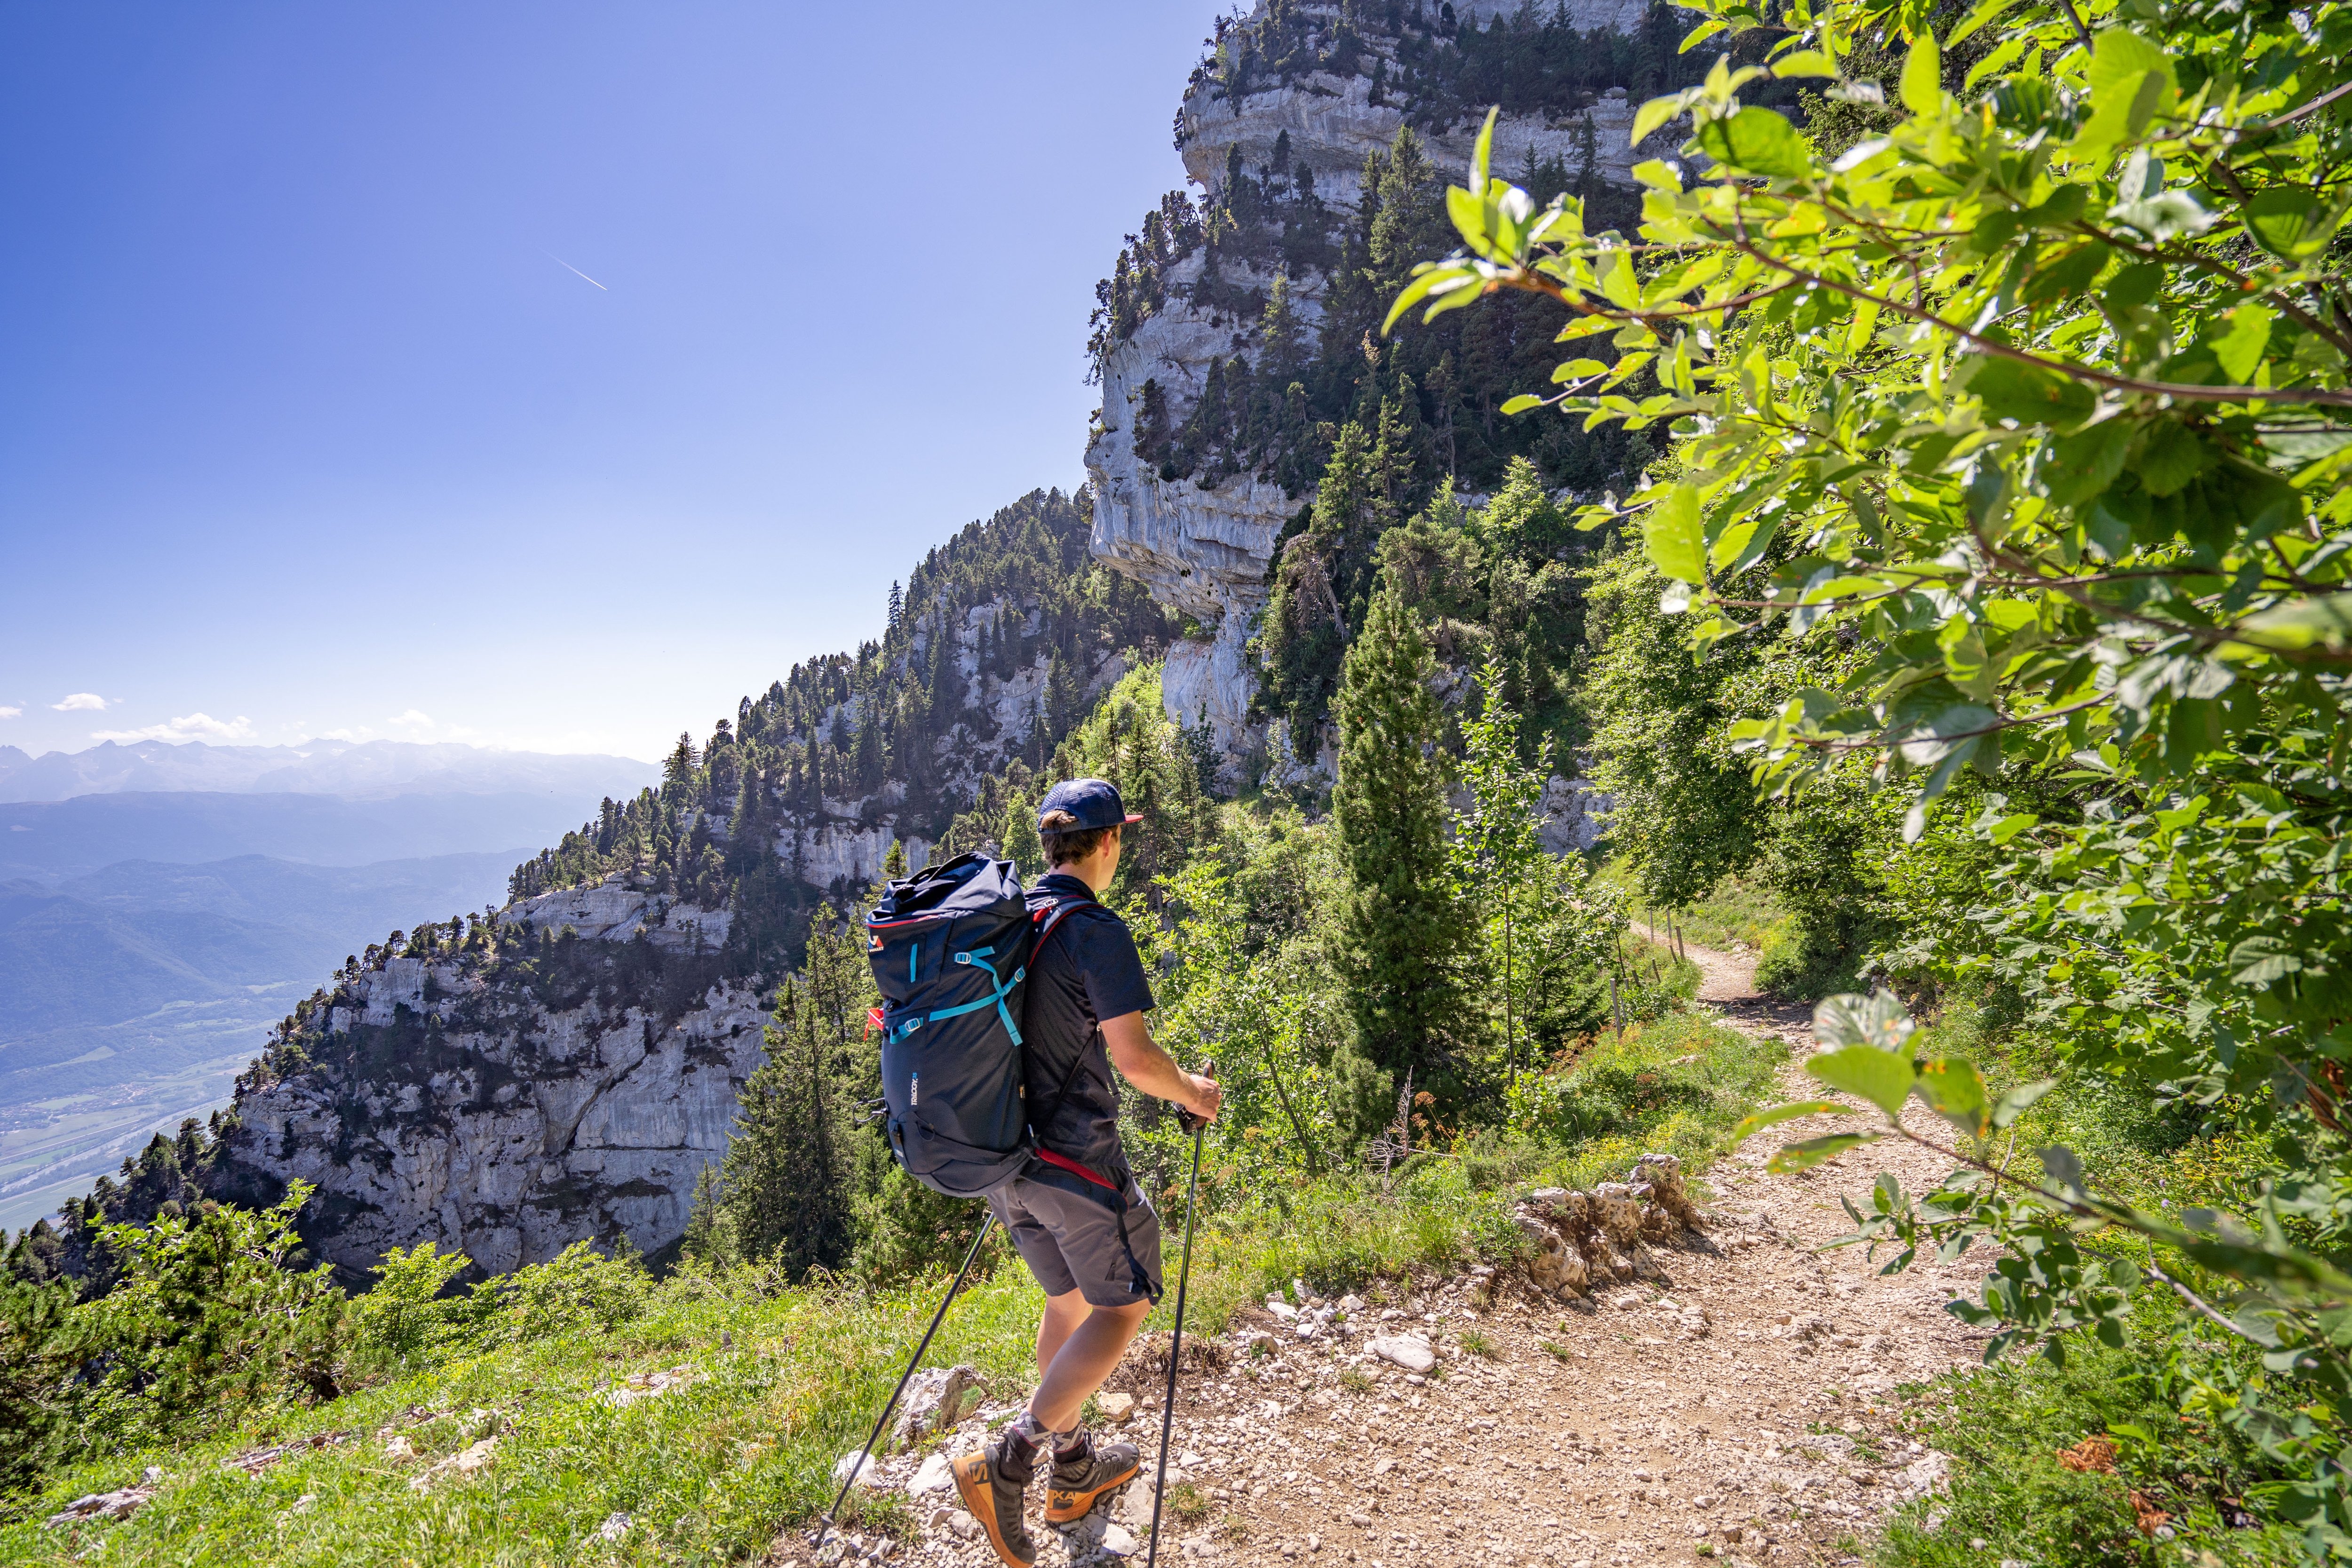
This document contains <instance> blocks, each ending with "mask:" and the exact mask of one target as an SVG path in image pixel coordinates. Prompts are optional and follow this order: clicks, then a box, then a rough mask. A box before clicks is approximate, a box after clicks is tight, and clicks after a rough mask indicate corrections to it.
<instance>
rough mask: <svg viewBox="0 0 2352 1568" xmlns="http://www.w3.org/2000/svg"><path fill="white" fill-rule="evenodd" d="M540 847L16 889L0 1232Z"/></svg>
mask: <svg viewBox="0 0 2352 1568" xmlns="http://www.w3.org/2000/svg"><path fill="white" fill-rule="evenodd" d="M123 798H125V799H130V800H139V799H147V800H164V801H172V800H175V799H177V800H185V799H189V798H194V799H199V800H201V799H207V798H210V799H218V798H221V797H217V796H213V797H207V796H194V797H188V796H178V797H174V796H169V795H165V796H145V797H142V796H126V797H123ZM68 804H74V803H68ZM323 804H328V805H340V804H341V803H336V802H329V803H323ZM524 854H525V851H524V850H522V849H520V848H512V849H499V850H490V851H488V852H481V853H475V854H467V855H442V856H435V857H432V858H423V859H406V860H385V861H380V862H378V863H376V864H374V865H370V866H357V867H340V866H305V865H299V864H296V863H294V862H292V861H288V860H278V859H272V858H268V857H266V856H260V855H246V856H240V857H237V858H233V859H226V860H215V861H211V862H208V863H205V864H201V865H174V864H170V863H166V862H159V861H153V860H124V861H118V862H117V863H115V864H112V865H110V866H108V867H106V868H103V869H101V870H98V871H95V872H89V873H86V874H83V875H80V876H77V877H73V878H70V879H66V880H63V881H59V882H56V883H54V884H37V883H33V882H28V881H13V882H0V1226H21V1225H24V1224H26V1222H28V1221H29V1220H31V1219H32V1218H33V1217H34V1216H35V1215H40V1214H44V1213H47V1212H48V1211H49V1210H50V1209H52V1208H54V1207H56V1206H57V1202H58V1199H59V1198H61V1197H62V1196H64V1194H65V1193H66V1191H68V1190H72V1191H79V1190H82V1189H83V1188H86V1187H87V1186H88V1185H89V1181H90V1179H91V1178H92V1177H94V1176H95V1175H97V1174H98V1173H100V1171H103V1170H107V1169H110V1168H111V1167H113V1166H114V1165H115V1164H116V1163H119V1162H120V1161H121V1159H122V1157H123V1156H124V1155H125V1154H126V1153H131V1152H136V1150H135V1147H134V1146H135V1145H136V1144H139V1143H142V1142H145V1139H146V1136H147V1132H148V1131H149V1129H151V1128H152V1127H156V1126H163V1127H166V1128H168V1127H169V1126H171V1125H173V1124H174V1123H176V1122H177V1121H178V1120H179V1118H181V1117H182V1116H186V1115H202V1114H203V1113H204V1112H205V1110H209V1109H210V1108H211V1107H212V1106H214V1105H216V1104H218V1103H220V1102H221V1101H222V1100H225V1099H226V1098H227V1094H228V1085H229V1080H230V1079H231V1078H233V1077H234V1076H235V1075H236V1072H237V1071H238V1070H239V1069H240V1068H243V1067H244V1066H245V1065H246V1063H247V1062H248V1061H250V1060H251V1059H252V1058H253V1056H254V1054H255V1052H256V1051H257V1049H258V1048H259V1046H260V1043H261V1039H262V1037H263V1035H264V1033H265V1032H266V1031H267V1030H268V1026H269V1024H270V1023H271V1022H272V1021H273V1020H275V1019H277V1018H278V1017H280V1016H283V1015H284V1014H285V1013H286V1012H287V1011H288V1010H289V1008H290V1007H291V1006H292V1005H294V1003H295V1002H296V1001H297V1000H299V998H300V997H302V996H304V995H307V994H309V993H310V989H311V987H312V986H314V985H315V984H317V981H318V976H319V975H320V974H321V973H326V972H328V971H330V970H331V969H333V968H334V967H335V966H336V965H338V964H340V963H342V961H343V959H344V957H345V956H346V955H347V954H350V953H353V952H360V951H362V949H364V948H365V947H366V946H367V944H368V943H370V942H382V941H383V939H384V937H385V936H386V935H387V934H389V933H390V932H391V931H393V930H394V929H395V928H404V927H407V926H411V925H414V924H415V923H417V922H418V921H425V920H446V919H448V918H449V917H450V916H451V915H453V914H457V913H459V912H461V911H463V910H478V909H480V908H482V907H483V906H484V905H486V904H497V903H501V902H503V901H504V900H505V898H506V879H507V873H508V871H509V869H510V868H512V867H513V866H514V864H515V862H516V861H518V860H520V859H521V858H523V856H524Z"/></svg>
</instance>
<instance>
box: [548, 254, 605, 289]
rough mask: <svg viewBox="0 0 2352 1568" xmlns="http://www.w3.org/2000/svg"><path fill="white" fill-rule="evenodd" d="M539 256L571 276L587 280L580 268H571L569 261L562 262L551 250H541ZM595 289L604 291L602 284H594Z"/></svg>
mask: <svg viewBox="0 0 2352 1568" xmlns="http://www.w3.org/2000/svg"><path fill="white" fill-rule="evenodd" d="M540 254H541V256H544V257H546V258H548V259H549V260H550V261H552V262H554V263H555V264H556V265H557V266H558V267H561V268H563V270H565V271H566V272H569V273H572V275H573V276H575V277H580V278H588V274H586V273H585V272H583V271H581V270H580V268H577V267H574V266H572V263H570V262H569V261H566V260H564V259H563V258H562V257H561V256H558V255H556V254H555V252H553V251H551V250H542V251H541V252H540ZM588 281H589V282H591V283H596V279H593V278H588ZM596 287H597V288H599V289H604V285H603V284H602V283H596ZM604 292H605V293H607V294H610V293H611V292H612V290H611V289H604Z"/></svg>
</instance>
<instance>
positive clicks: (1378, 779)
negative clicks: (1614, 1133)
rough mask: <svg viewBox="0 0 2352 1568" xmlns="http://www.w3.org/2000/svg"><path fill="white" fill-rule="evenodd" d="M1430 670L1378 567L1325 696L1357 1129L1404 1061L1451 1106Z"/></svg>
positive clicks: (1453, 1084) (1452, 969) (1455, 990)
mask: <svg viewBox="0 0 2352 1568" xmlns="http://www.w3.org/2000/svg"><path fill="white" fill-rule="evenodd" d="M1434 670H1435V663H1434V661H1433V658H1431V656H1430V651H1429V645H1428V643H1427V642H1426V641H1425V640H1424V639H1423V636H1422V630H1421V626H1420V624H1419V622H1418V620H1417V619H1416V618H1415V616H1413V614H1412V611H1411V610H1410V609H1409V608H1408V607H1407V605H1405V602H1404V595H1403V594H1402V591H1401V589H1400V588H1399V586H1398V585H1397V584H1396V583H1395V582H1394V581H1393V580H1391V578H1389V577H1388V576H1386V575H1385V574H1383V577H1382V580H1381V587H1380V590H1379V592H1378V593H1377V594H1375V595H1373V598H1372V603H1371V606H1370V615H1369V616H1368V617H1367V619H1366V622H1365V626H1364V629H1363V633H1362V635H1361V636H1360V637H1358V638H1357V639H1356V641H1355V644H1354V646H1353V647H1350V648H1349V650H1348V659H1347V667H1346V672H1345V675H1344V677H1343V679H1342V680H1341V684H1340V688H1339V698H1338V700H1337V701H1336V703H1335V704H1334V709H1335V712H1336V714H1337V716H1338V719H1339V783H1338V784H1337V786H1336V787H1335V788H1334V790H1333V791H1332V795H1331V814H1332V818H1333V820H1334V822H1335V823H1336V824H1337V826H1338V827H1339V842H1340V848H1341V855H1342V858H1344V860H1345V861H1346V864H1347V867H1348V873H1349V891H1348V907H1347V911H1346V917H1345V921H1344V922H1343V931H1344V933H1345V934H1344V948H1343V964H1344V966H1345V970H1346V973H1347V975H1348V980H1349V1003H1350V1005H1351V1008H1352V1010H1353V1012H1354V1014H1355V1023H1356V1041H1355V1046H1354V1052H1355V1054H1356V1055H1358V1056H1359V1057H1360V1058H1361V1059H1360V1061H1358V1062H1355V1063H1350V1064H1348V1068H1349V1070H1348V1071H1346V1072H1343V1073H1342V1074H1341V1075H1340V1076H1341V1077H1342V1079H1343V1081H1345V1082H1346V1083H1347V1085H1348V1088H1349V1091H1350V1098H1351V1099H1352V1100H1355V1102H1356V1109H1357V1111H1358V1113H1359V1116H1360V1119H1361V1120H1360V1126H1363V1127H1366V1128H1369V1127H1370V1126H1371V1125H1373V1124H1374V1122H1376V1121H1378V1120H1380V1119H1381V1118H1382V1117H1383V1116H1384V1115H1385V1113H1386V1111H1387V1110H1388V1105H1387V1101H1388V1099H1389V1096H1390V1095H1391V1094H1392V1093H1393V1092H1394V1091H1395V1087H1396V1085H1397V1084H1398V1083H1400V1082H1402V1080H1403V1079H1404V1076H1405V1074H1406V1073H1408V1072H1410V1073H1412V1077H1413V1081H1415V1082H1416V1083H1419V1084H1421V1085H1423V1087H1424V1088H1426V1089H1429V1090H1430V1091H1431V1092H1432V1093H1433V1094H1434V1095H1435V1096H1436V1097H1437V1100H1438V1102H1439V1109H1440V1112H1441V1113H1444V1112H1446V1111H1452V1110H1457V1109H1458V1107H1459V1102H1460V1100H1461V1098H1462V1096H1463V1093H1464V1091H1465V1089H1466V1088H1467V1085H1466V1084H1465V1082H1464V1081H1463V1079H1462V1074H1461V1072H1460V1069H1459V1066H1458V1064H1457V1062H1456V1059H1455V1056H1454V1049H1453V1047H1454V1034H1455V1030H1456V1028H1457V1020H1458V1018H1459V1016H1460V1012H1461V1007H1462V996H1461V963H1460V958H1461V954H1462V952H1463V948H1464V922H1463V920H1462V917H1461V914H1460V911H1459V910H1457V909H1456V908H1455V902H1454V880H1453V878H1452V876H1451V874H1450V869H1451V868H1450V867H1449V865H1448V858H1447V851H1446V843H1445V773H1444V764H1443V762H1442V761H1441V758H1440V756H1439V754H1438V753H1437V752H1436V750H1435V742H1436V741H1437V739H1438V731H1439V714H1438V710H1437V703H1436V700H1435V699H1434V698H1433V697H1432V696H1431V695H1430V690H1429V683H1430V680H1431V679H1432V677H1433V673H1434ZM1367 1068H1370V1069H1371V1070H1366V1069H1367Z"/></svg>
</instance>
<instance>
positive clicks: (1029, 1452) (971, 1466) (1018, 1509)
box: [954, 1426, 1037, 1568]
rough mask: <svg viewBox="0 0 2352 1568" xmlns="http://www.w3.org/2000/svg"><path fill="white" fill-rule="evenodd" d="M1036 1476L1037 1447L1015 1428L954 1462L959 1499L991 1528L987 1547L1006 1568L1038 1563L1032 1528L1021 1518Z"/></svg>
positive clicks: (972, 1513)
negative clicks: (1001, 1559) (989, 1547)
mask: <svg viewBox="0 0 2352 1568" xmlns="http://www.w3.org/2000/svg"><path fill="white" fill-rule="evenodd" d="M1036 1474H1037V1445H1036V1444H1035V1443H1034V1442H1032V1441H1031V1440H1030V1438H1029V1436H1028V1435H1027V1434H1026V1433H1024V1432H1022V1431H1021V1430H1019V1429H1018V1428H1017V1427H1012V1426H1008V1427H1006V1428H1005V1429H1004V1430H1003V1431H1002V1432H1000V1433H998V1434H997V1435H996V1436H994V1437H993V1438H991V1439H990V1440H989V1442H988V1444H987V1445H986V1446H985V1447H982V1449H981V1450H980V1451H979V1452H978V1453H972V1454H966V1455H965V1456H964V1457H963V1458H961V1459H958V1460H957V1461H956V1462H955V1466H954V1475H955V1484H956V1495H957V1496H959V1497H961V1498H962V1499H963V1506H964V1507H966V1508H968V1509H970V1510H971V1516H972V1518H974V1519H976V1520H978V1521H980V1522H981V1524H982V1527H983V1528H985V1529H986V1530H987V1531H988V1543H989V1544H990V1545H991V1546H993V1547H995V1548H996V1554H997V1555H998V1556H999V1557H1002V1558H1003V1559H1004V1562H1005V1565H1006V1568H1029V1565H1030V1564H1031V1563H1034V1562H1036V1561H1037V1543H1036V1542H1034V1541H1032V1540H1030V1539H1029V1527H1028V1525H1027V1523H1026V1522H1025V1521H1024V1520H1023V1519H1022V1513H1023V1510H1024V1508H1025V1507H1026V1505H1027V1501H1028V1498H1027V1493H1028V1490H1029V1482H1030V1481H1031V1480H1032V1479H1034V1477H1035V1476H1036Z"/></svg>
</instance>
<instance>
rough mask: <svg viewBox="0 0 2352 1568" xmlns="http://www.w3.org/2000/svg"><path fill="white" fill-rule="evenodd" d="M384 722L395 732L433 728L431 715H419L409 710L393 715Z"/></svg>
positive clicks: (413, 710) (415, 711) (412, 709)
mask: <svg viewBox="0 0 2352 1568" xmlns="http://www.w3.org/2000/svg"><path fill="white" fill-rule="evenodd" d="M384 722H385V723H387V724H389V725H391V726H392V727H393V728H394V729H395V730H430V729H431V728H433V715H432V714H430V713H419V712H418V711H417V710H415V709H414V708H411V709H410V710H408V711H407V712H405V713H396V714H394V716H393V717H391V718H389V719H386V720H385V721H384Z"/></svg>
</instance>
